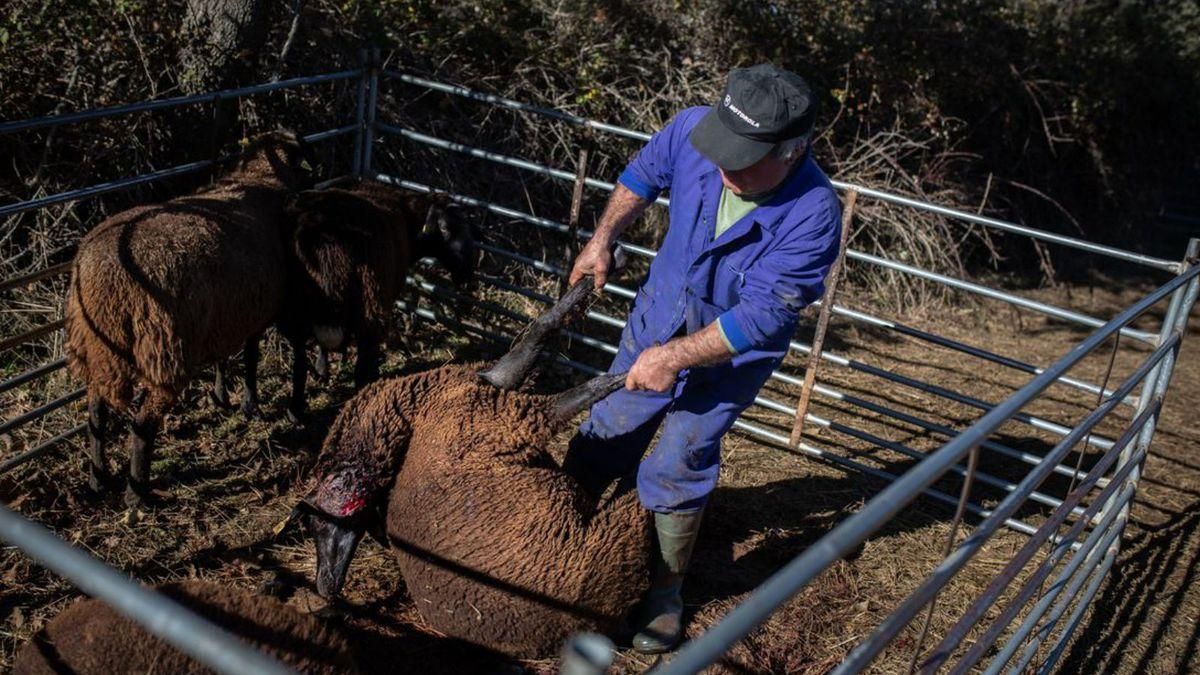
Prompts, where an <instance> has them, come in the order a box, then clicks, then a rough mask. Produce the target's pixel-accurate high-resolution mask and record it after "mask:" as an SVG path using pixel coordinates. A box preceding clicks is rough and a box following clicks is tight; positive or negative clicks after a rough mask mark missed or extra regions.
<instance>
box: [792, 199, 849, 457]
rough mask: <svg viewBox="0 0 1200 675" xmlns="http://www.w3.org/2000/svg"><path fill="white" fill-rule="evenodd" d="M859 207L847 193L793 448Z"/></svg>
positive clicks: (794, 426) (797, 442) (798, 406)
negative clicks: (851, 229) (855, 210)
mask: <svg viewBox="0 0 1200 675" xmlns="http://www.w3.org/2000/svg"><path fill="white" fill-rule="evenodd" d="M856 203H858V193H857V192H855V191H854V190H850V191H849V192H848V193H846V204H845V206H844V207H843V209H842V236H841V240H840V241H839V242H838V255H837V259H836V260H834V261H833V265H832V266H831V267H830V268H829V277H828V278H827V279H826V281H825V297H823V298H821V313H820V315H818V317H817V330H816V332H815V333H813V342H812V352H811V353H809V355H808V365H807V366H805V368H804V385H803V386H802V387H801V388H800V402H799V403H797V404H796V421H795V422H794V423H793V424H792V438H791V440H790V442H789V443H788V444H789V445H790V446H792V447H793V448H797V447H799V446H800V434H801V433H803V431H804V417H805V416H806V415H807V414H808V401H809V399H810V398H811V397H812V390H813V386H814V385H815V384H816V382H817V366H818V365H819V364H820V363H821V349H822V348H823V347H824V345H825V331H826V330H827V329H828V328H829V316H830V314H832V313H833V301H834V299H835V298H836V297H837V288H838V280H839V279H840V278H841V272H842V264H843V263H844V262H845V260H846V242H847V241H848V240H849V239H850V224H851V222H852V221H853V220H854V206H855V204H856Z"/></svg>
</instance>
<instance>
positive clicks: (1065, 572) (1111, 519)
mask: <svg viewBox="0 0 1200 675" xmlns="http://www.w3.org/2000/svg"><path fill="white" fill-rule="evenodd" d="M1135 492H1136V490H1135V489H1134V486H1133V485H1130V484H1128V483H1126V484H1125V489H1124V490H1123V491H1121V492H1120V493H1118V494H1117V495H1116V499H1117V500H1118V501H1123V502H1128V501H1129V500H1130V499H1132V498H1133V495H1134V493H1135ZM1116 520H1117V511H1115V510H1109V511H1108V512H1107V513H1105V514H1104V518H1103V519H1102V520H1101V522H1100V524H1099V525H1098V526H1097V527H1095V528H1094V529H1093V530H1092V531H1091V532H1090V533H1088V537H1087V540H1085V541H1084V543H1083V546H1082V547H1080V549H1079V550H1078V551H1076V552H1075V554H1074V555H1073V556H1072V557H1071V560H1070V561H1069V562H1068V563H1067V564H1066V566H1065V567H1063V569H1062V571H1061V572H1059V574H1058V577H1057V578H1055V580H1054V582H1053V583H1052V584H1050V586H1048V587H1047V588H1046V593H1045V595H1044V596H1042V598H1041V599H1040V600H1038V602H1037V604H1036V605H1034V606H1033V609H1031V610H1030V611H1029V614H1028V615H1026V616H1025V618H1024V619H1023V620H1022V621H1021V624H1020V625H1019V626H1017V629H1016V630H1015V631H1014V632H1013V634H1012V635H1010V636H1009V638H1008V640H1006V641H1005V643H1004V647H1002V648H1001V650H1000V652H999V653H998V654H996V656H995V657H994V658H993V659H992V660H991V661H989V662H988V666H987V668H986V669H985V670H984V673H991V674H994V673H998V672H1000V671H1001V670H1002V669H1003V668H1004V666H1006V665H1007V664H1008V662H1009V661H1010V660H1012V657H1013V655H1014V654H1015V653H1016V651H1017V650H1018V649H1019V648H1020V647H1021V645H1022V644H1025V639H1026V638H1027V637H1029V635H1030V634H1031V633H1032V632H1033V629H1034V628H1037V629H1038V630H1037V635H1035V636H1034V637H1033V639H1032V640H1031V641H1030V642H1029V643H1028V645H1027V646H1026V648H1025V651H1024V652H1023V653H1022V654H1021V658H1020V659H1018V660H1017V664H1016V665H1015V666H1014V668H1013V670H1015V671H1016V672H1025V666H1027V665H1028V664H1029V661H1030V660H1032V659H1033V657H1034V655H1036V654H1037V652H1038V650H1039V649H1040V648H1041V645H1042V643H1043V642H1044V641H1045V640H1046V638H1047V637H1049V635H1050V631H1051V630H1053V628H1054V626H1055V625H1057V624H1058V620H1059V619H1060V618H1062V615H1063V614H1064V613H1065V612H1066V610H1067V607H1068V606H1069V605H1070V604H1071V602H1072V601H1073V600H1075V599H1076V597H1077V595H1076V594H1077V593H1079V587H1080V586H1082V585H1083V582H1085V581H1087V580H1088V578H1089V577H1090V576H1091V573H1092V572H1094V571H1095V570H1096V568H1097V567H1099V566H1100V565H1101V564H1102V563H1103V562H1104V559H1105V558H1106V557H1108V555H1109V554H1110V553H1111V546H1112V545H1113V544H1114V543H1115V542H1116V539H1117V537H1119V536H1121V527H1120V525H1114V524H1115V521H1116ZM1089 561H1090V563H1091V564H1088V565H1087V566H1086V567H1085V566H1084V565H1085V563H1088V562H1089ZM1060 596H1061V599H1060ZM1055 600H1057V602H1055ZM1051 604H1053V605H1054V608H1053V610H1052V611H1050V615H1049V616H1048V617H1047V618H1046V621H1045V622H1044V623H1042V624H1041V626H1040V627H1039V622H1040V621H1041V619H1042V617H1043V616H1046V612H1047V611H1048V610H1050V606H1051ZM1062 637H1063V638H1066V637H1068V634H1064V635H1063V636H1062Z"/></svg>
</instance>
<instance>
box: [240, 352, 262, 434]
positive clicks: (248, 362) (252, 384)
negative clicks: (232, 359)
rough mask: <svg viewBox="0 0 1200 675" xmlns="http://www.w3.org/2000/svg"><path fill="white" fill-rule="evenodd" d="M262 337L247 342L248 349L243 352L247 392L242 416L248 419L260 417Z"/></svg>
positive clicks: (243, 399) (243, 402) (243, 398)
mask: <svg viewBox="0 0 1200 675" xmlns="http://www.w3.org/2000/svg"><path fill="white" fill-rule="evenodd" d="M260 339H262V336H261V335H256V336H254V337H252V338H250V339H249V340H246V348H245V349H243V350H242V359H243V362H244V364H245V368H246V376H245V384H246V391H245V395H244V396H243V397H242V414H243V415H245V416H246V418H247V419H250V418H254V417H258V342H259V340H260Z"/></svg>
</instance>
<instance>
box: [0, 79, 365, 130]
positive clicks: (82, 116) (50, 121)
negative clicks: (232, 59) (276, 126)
mask: <svg viewBox="0 0 1200 675" xmlns="http://www.w3.org/2000/svg"><path fill="white" fill-rule="evenodd" d="M361 72H362V71H361V69H357V68H356V69H354V70H343V71H339V72H334V73H324V74H321V75H309V76H307V77H294V78H292V79H290V80H280V81H278V82H268V83H264V84H255V85H250V86H247V87H239V88H237V89H226V90H224V91H216V92H210V93H206V94H195V95H192V96H176V97H173V98H162V99H157V100H153V101H142V102H140V103H130V104H126V105H118V106H112V107H108V108H96V109H94V110H82V111H79V112H73V113H63V114H60V115H47V116H45V117H33V118H30V119H25V120H16V121H12V122H4V123H0V136H3V135H5V134H12V133H16V132H18V131H30V130H33V129H43V128H46V127H56V126H60V125H63V124H74V123H77V122H87V121H89V120H96V119H103V118H105V117H116V116H119V115H128V114H130V113H136V112H148V111H151V110H162V109H164V108H174V107H177V106H181V105H192V104H195V103H209V102H211V101H212V100H213V97H214V96H216V97H217V98H219V99H222V100H227V99H231V98H241V97H243V96H252V95H255V94H263V93H266V92H269V91H275V90H277V89H294V88H296V87H304V86H309V85H313V84H321V83H323V82H336V81H338V80H348V79H350V78H352V77H355V76H357V75H358V74H360V73H361Z"/></svg>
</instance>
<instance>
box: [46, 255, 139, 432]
mask: <svg viewBox="0 0 1200 675" xmlns="http://www.w3.org/2000/svg"><path fill="white" fill-rule="evenodd" d="M78 267H79V266H78V263H76V265H75V266H74V267H73V268H72V270H71V281H70V284H69V286H68V287H67V303H66V309H65V310H64V312H63V323H64V328H65V329H66V344H65V345H64V351H65V354H66V359H67V369H68V370H69V371H70V372H71V374H72V375H74V376H75V377H76V378H78V379H79V380H81V381H83V382H84V384H86V385H87V388H88V392H89V394H90V395H91V396H99V397H100V398H101V399H102V400H103V401H104V402H105V403H107V404H108V405H110V406H112V407H114V408H116V409H118V410H128V409H129V407H130V405H131V402H132V400H133V386H134V382H135V378H134V372H133V367H132V365H133V364H132V354H131V353H129V351H128V350H125V349H122V348H121V347H120V345H119V342H118V340H117V339H116V338H115V336H111V335H108V334H106V333H105V332H104V331H102V330H101V329H100V327H99V326H98V324H97V317H96V316H94V313H93V312H91V311H89V305H88V303H87V302H85V300H84V298H83V295H84V294H83V292H82V290H81V288H80V281H79V269H78Z"/></svg>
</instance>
